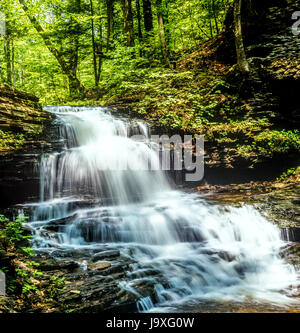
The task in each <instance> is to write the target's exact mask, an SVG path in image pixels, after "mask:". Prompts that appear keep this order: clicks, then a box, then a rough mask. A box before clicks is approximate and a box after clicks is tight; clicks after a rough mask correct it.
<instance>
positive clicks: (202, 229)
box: [31, 107, 297, 311]
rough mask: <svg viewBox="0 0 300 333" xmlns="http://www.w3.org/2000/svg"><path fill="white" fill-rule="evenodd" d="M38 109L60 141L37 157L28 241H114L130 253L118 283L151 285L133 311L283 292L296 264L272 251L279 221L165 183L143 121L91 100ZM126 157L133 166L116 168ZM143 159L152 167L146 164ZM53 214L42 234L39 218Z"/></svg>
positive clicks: (47, 245)
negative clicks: (55, 126) (52, 120)
mask: <svg viewBox="0 0 300 333" xmlns="http://www.w3.org/2000/svg"><path fill="white" fill-rule="evenodd" d="M47 110H48V111H50V112H53V113H55V115H56V117H57V121H58V122H59V123H60V136H61V139H62V140H63V142H64V146H65V148H64V150H63V151H62V152H57V153H51V154H46V155H44V156H43V157H42V161H41V166H40V172H41V201H40V202H39V203H36V204H33V205H31V206H32V207H33V209H34V214H33V218H32V220H33V221H32V222H31V227H32V230H33V231H34V235H35V237H34V244H35V247H36V248H37V249H41V248H42V249H51V248H52V247H53V246H55V247H63V248H70V247H71V248H72V247H76V248H78V247H79V248H80V247H82V248H86V247H99V246H100V247H101V246H103V245H104V244H109V245H110V247H112V248H116V249H118V250H120V251H121V252H122V254H123V255H124V256H128V257H130V258H131V259H133V261H134V262H135V264H134V265H133V266H132V269H131V270H130V271H129V272H128V281H127V282H124V283H122V286H123V288H127V290H133V292H134V290H135V285H136V284H137V283H138V282H141V281H147V282H149V283H151V284H152V285H153V290H154V296H152V298H151V297H149V296H145V297H142V295H141V299H140V301H139V303H138V304H137V306H138V308H139V309H140V310H141V311H155V308H156V307H159V309H162V308H164V309H165V310H166V309H171V310H174V309H175V310H176V309H178V308H180V307H181V306H182V304H185V303H197V302H200V301H203V300H235V301H237V300H240V301H245V300H249V299H254V300H256V301H263V302H265V301H266V302H271V303H276V304H277V303H280V304H288V303H289V302H291V298H289V293H290V290H291V289H290V288H289V287H290V286H293V285H296V284H297V274H296V271H295V269H294V268H293V267H292V266H291V265H288V264H287V263H285V261H284V260H283V259H282V258H281V257H280V255H279V253H280V250H281V248H282V247H283V246H284V245H285V243H284V242H283V241H282V240H281V237H280V230H279V228H277V227H276V226H275V225H273V224H271V223H270V222H269V221H267V220H266V219H265V218H264V217H262V216H261V215H260V214H259V213H258V211H256V210H255V209H254V208H253V207H252V206H249V205H243V206H241V207H230V206H221V205H216V204H211V203H208V202H207V201H205V199H204V198H203V197H201V196H200V195H199V194H188V193H184V192H180V191H177V190H174V189H172V187H171V186H170V184H169V183H168V180H167V177H166V176H165V174H164V173H163V172H162V171H161V170H158V169H159V163H160V162H159V157H158V154H157V152H156V151H154V150H152V149H151V145H149V141H150V137H149V134H150V129H149V128H148V127H147V126H146V124H145V123H143V122H140V121H129V120H127V119H121V118H118V117H115V116H113V115H112V114H111V113H110V112H109V110H108V109H105V108H100V107H97V108H87V107H77V108H76V107H49V108H47ZM133 134H141V135H143V136H144V137H145V140H144V141H142V142H141V141H135V140H132V139H131V135H133ZM128 163H130V165H134V166H135V168H133V170H130V169H129V170H127V169H126V170H124V169H122V168H120V165H121V166H124V165H127V164H128ZM149 163H152V164H154V165H156V166H157V170H155V171H147V170H146V169H147V166H148V165H149ZM66 221H67V223H66ZM52 224H55V226H56V228H57V230H56V231H55V232H54V233H52V234H50V233H49V232H48V231H47V230H46V229H47V228H45V227H46V226H49V225H52ZM171 310H170V311H171ZM166 311H167V310H166Z"/></svg>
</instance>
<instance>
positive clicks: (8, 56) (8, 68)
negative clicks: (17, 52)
mask: <svg viewBox="0 0 300 333" xmlns="http://www.w3.org/2000/svg"><path fill="white" fill-rule="evenodd" d="M10 46H11V38H10V36H9V34H6V35H5V40H4V55H5V62H6V81H7V84H8V85H9V86H12V66H11V47H10Z"/></svg>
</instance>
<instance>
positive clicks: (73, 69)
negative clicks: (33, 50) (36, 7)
mask: <svg viewBox="0 0 300 333" xmlns="http://www.w3.org/2000/svg"><path fill="white" fill-rule="evenodd" d="M19 2H20V4H21V5H22V7H23V10H24V11H25V13H26V15H27V17H28V18H29V20H30V22H31V24H32V25H33V26H34V28H35V30H36V31H37V32H38V33H39V35H40V36H41V37H42V39H43V41H44V43H45V45H46V46H47V48H48V50H49V51H50V52H51V53H52V55H53V56H54V57H55V58H56V60H57V61H58V63H59V64H60V66H61V69H62V72H63V73H64V74H65V75H66V76H67V77H68V81H69V90H70V95H71V96H72V97H76V96H78V95H83V94H84V93H85V88H84V86H83V85H82V84H81V82H80V81H79V80H78V78H77V62H78V52H77V51H78V45H77V46H76V47H75V50H74V52H73V56H72V57H71V59H70V63H69V64H68V63H67V62H66V61H65V59H64V56H63V54H62V52H60V51H58V50H57V49H56V48H55V47H54V46H53V44H52V42H51V40H50V38H49V36H48V35H47V34H45V31H44V29H43V27H42V26H41V25H40V23H39V22H38V21H37V19H36V18H35V16H34V15H32V14H31V12H30V10H29V8H28V6H27V5H26V3H25V0H19ZM75 53H77V54H75ZM74 56H75V57H74Z"/></svg>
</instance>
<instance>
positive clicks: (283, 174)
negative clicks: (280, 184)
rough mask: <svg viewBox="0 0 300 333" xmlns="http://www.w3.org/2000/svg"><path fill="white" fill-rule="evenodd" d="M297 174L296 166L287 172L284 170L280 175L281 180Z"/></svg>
mask: <svg viewBox="0 0 300 333" xmlns="http://www.w3.org/2000/svg"><path fill="white" fill-rule="evenodd" d="M295 175H296V168H291V169H288V170H287V171H286V172H283V173H282V175H281V176H280V177H279V180H285V179H286V178H288V177H290V176H295Z"/></svg>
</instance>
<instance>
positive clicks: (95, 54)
mask: <svg viewBox="0 0 300 333" xmlns="http://www.w3.org/2000/svg"><path fill="white" fill-rule="evenodd" d="M90 7H91V15H92V17H93V16H94V6H93V0H90ZM92 45H93V65H94V77H95V86H96V87H98V86H99V75H98V65H97V46H96V40H95V25H94V18H92Z"/></svg>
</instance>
